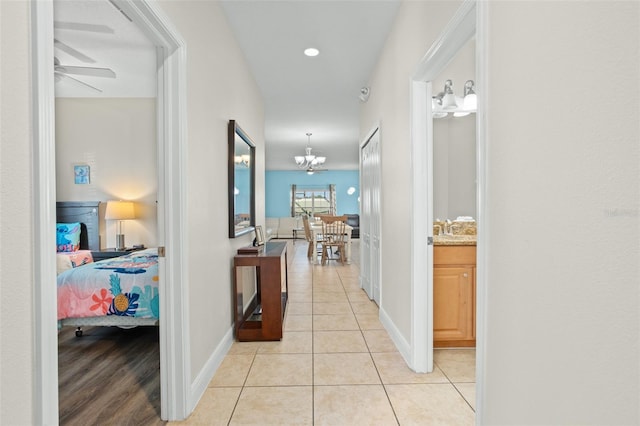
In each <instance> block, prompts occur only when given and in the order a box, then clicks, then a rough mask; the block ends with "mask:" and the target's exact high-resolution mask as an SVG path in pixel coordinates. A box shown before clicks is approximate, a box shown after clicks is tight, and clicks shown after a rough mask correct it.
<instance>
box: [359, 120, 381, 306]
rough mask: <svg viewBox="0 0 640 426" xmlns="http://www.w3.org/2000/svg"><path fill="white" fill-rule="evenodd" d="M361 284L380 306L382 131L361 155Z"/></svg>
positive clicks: (364, 148) (362, 150)
mask: <svg viewBox="0 0 640 426" xmlns="http://www.w3.org/2000/svg"><path fill="white" fill-rule="evenodd" d="M360 173H361V183H360V197H361V198H360V214H361V218H360V245H361V247H360V251H361V262H360V270H361V285H362V287H363V288H364V290H365V291H366V292H367V294H368V295H369V297H370V298H371V299H373V300H375V302H376V303H378V305H380V275H381V274H380V247H381V246H380V205H381V200H380V198H381V188H380V184H381V182H380V175H381V173H380V131H379V129H376V130H375V131H374V132H373V133H372V134H371V136H370V137H369V138H368V139H367V140H366V142H365V143H364V144H363V145H362V147H361V153H360Z"/></svg>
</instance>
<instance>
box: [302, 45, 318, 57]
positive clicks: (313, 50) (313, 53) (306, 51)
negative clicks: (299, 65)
mask: <svg viewBox="0 0 640 426" xmlns="http://www.w3.org/2000/svg"><path fill="white" fill-rule="evenodd" d="M304 54H305V55H307V56H311V57H314V56H318V55H319V54H320V51H319V50H318V49H316V48H315V47H309V48H307V49H304Z"/></svg>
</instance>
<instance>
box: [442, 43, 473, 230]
mask: <svg viewBox="0 0 640 426" xmlns="http://www.w3.org/2000/svg"><path fill="white" fill-rule="evenodd" d="M475 46H476V44H475V39H471V40H469V41H468V42H467V43H466V45H465V46H464V47H463V48H462V49H460V51H459V52H458V53H457V54H456V56H455V58H453V59H452V60H451V62H450V63H449V64H448V65H447V66H446V67H445V69H444V70H443V71H442V72H441V73H440V75H439V76H438V77H437V78H435V79H434V81H433V92H434V94H438V93H439V92H442V91H443V90H444V82H445V81H446V80H448V79H450V80H451V81H452V82H453V91H454V93H455V95H456V96H458V97H462V95H463V94H464V84H465V82H466V81H467V80H475V79H476V69H475V68H476V58H475V54H476V49H475ZM475 122H476V116H475V114H470V115H467V116H466V117H453V115H452V114H449V115H448V116H447V117H446V118H438V119H434V120H433V156H434V165H433V169H434V170H433V213H434V216H433V217H434V218H439V219H441V220H444V219H447V218H449V219H452V220H453V219H455V218H456V217H458V216H472V217H474V218H475V217H476V216H477V214H476V125H475Z"/></svg>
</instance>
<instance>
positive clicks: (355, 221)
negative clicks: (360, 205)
mask: <svg viewBox="0 0 640 426" xmlns="http://www.w3.org/2000/svg"><path fill="white" fill-rule="evenodd" d="M345 216H347V225H349V226H350V227H352V228H353V231H351V238H360V215H359V214H357V213H351V214H346V215H345Z"/></svg>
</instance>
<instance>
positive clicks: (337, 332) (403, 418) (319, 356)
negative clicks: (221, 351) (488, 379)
mask: <svg viewBox="0 0 640 426" xmlns="http://www.w3.org/2000/svg"><path fill="white" fill-rule="evenodd" d="M306 252H307V247H306V243H305V242H303V241H300V240H298V241H297V242H296V244H293V243H292V241H290V240H289V245H288V253H289V303H288V306H287V310H286V315H285V322H284V337H283V339H282V341H280V342H246V343H239V342H235V343H234V344H233V346H232V347H231V349H230V350H229V353H228V354H227V356H226V357H225V359H224V361H223V362H222V365H221V366H220V368H219V369H218V371H217V372H216V374H215V377H214V378H213V380H212V381H211V383H210V384H209V387H208V389H207V391H206V392H205V394H204V396H203V397H202V399H201V400H200V403H199V404H198V406H197V407H196V410H195V411H194V413H193V414H192V415H191V416H190V417H189V419H187V420H185V421H184V422H175V423H170V424H176V425H177V424H188V425H205V424H206V425H304V424H309V425H398V424H400V425H415V424H421V425H446V426H451V425H455V426H458V425H472V424H474V418H475V412H474V404H475V350H474V349H438V350H436V351H435V353H434V359H435V367H434V371H433V373H430V374H416V373H414V372H412V371H411V370H410V369H409V368H408V367H407V365H406V363H405V362H404V360H403V358H402V356H401V355H400V353H399V352H398V351H397V350H396V348H395V346H394V344H393V342H392V341H391V339H390V338H389V335H388V334H387V332H386V331H385V329H384V327H383V326H382V323H381V322H380V320H379V319H378V307H377V306H376V304H375V303H373V302H371V301H370V300H369V298H368V297H367V295H366V294H365V293H364V291H362V290H361V289H360V288H359V284H358V275H359V269H358V265H357V263H356V262H353V264H351V265H344V266H343V265H341V264H340V263H339V262H333V261H332V262H329V265H327V266H317V265H311V264H310V263H309V261H308V260H307V258H306ZM353 258H354V260H357V259H358V242H357V241H356V242H354V244H353Z"/></svg>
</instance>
